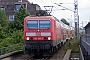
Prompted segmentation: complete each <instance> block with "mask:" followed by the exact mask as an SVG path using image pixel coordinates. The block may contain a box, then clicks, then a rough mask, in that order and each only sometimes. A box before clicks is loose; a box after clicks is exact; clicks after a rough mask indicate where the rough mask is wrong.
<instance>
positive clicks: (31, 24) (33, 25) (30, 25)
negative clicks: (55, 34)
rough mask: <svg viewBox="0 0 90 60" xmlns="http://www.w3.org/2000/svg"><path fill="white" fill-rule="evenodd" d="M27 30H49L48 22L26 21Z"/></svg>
mask: <svg viewBox="0 0 90 60" xmlns="http://www.w3.org/2000/svg"><path fill="white" fill-rule="evenodd" d="M26 24H27V25H26V26H27V28H50V20H27V22H26Z"/></svg>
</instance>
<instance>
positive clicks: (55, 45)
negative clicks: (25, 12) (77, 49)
mask: <svg viewBox="0 0 90 60" xmlns="http://www.w3.org/2000/svg"><path fill="white" fill-rule="evenodd" d="M63 27H64V26H62V24H61V22H60V21H59V20H58V19H56V18H55V17H53V16H28V17H25V18H24V46H25V52H26V53H27V54H29V55H35V56H38V55H43V56H49V55H51V54H53V53H54V52H56V51H57V49H59V48H60V46H61V45H62V44H63V42H64V40H65V39H66V38H65V39H63V33H62V31H63Z"/></svg>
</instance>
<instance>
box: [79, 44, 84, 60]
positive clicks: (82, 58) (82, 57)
mask: <svg viewBox="0 0 90 60" xmlns="http://www.w3.org/2000/svg"><path fill="white" fill-rule="evenodd" d="M79 48H80V55H81V59H80V58H79V59H80V60H84V56H83V53H82V50H81V47H80V45H79Z"/></svg>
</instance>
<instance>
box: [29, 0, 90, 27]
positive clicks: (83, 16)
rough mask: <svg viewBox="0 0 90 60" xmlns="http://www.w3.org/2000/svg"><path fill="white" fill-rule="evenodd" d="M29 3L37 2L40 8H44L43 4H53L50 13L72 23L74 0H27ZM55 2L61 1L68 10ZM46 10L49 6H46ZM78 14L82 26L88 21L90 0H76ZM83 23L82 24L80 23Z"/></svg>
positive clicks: (89, 19)
mask: <svg viewBox="0 0 90 60" xmlns="http://www.w3.org/2000/svg"><path fill="white" fill-rule="evenodd" d="M28 1H29V2H30V3H33V4H38V5H39V6H40V7H41V9H43V10H45V8H44V6H54V7H53V9H52V13H51V15H53V16H55V17H57V18H58V19H59V20H60V19H61V18H65V19H66V20H67V21H68V22H69V23H70V24H71V25H73V26H74V25H75V23H74V12H72V11H70V10H73V11H74V0H28ZM55 3H57V4H59V3H63V4H61V6H63V7H66V8H68V9H70V10H62V9H64V8H63V7H60V6H58V5H56V4H55ZM46 9H47V10H51V8H48V7H46ZM78 15H79V26H80V27H82V26H83V27H84V26H86V24H87V23H88V22H89V21H90V0H78ZM82 23H83V24H82Z"/></svg>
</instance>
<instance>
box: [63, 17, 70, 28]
mask: <svg viewBox="0 0 90 60" xmlns="http://www.w3.org/2000/svg"><path fill="white" fill-rule="evenodd" d="M61 21H62V22H63V23H65V24H66V25H68V26H69V25H70V24H69V23H68V22H67V21H66V19H64V18H62V19H61Z"/></svg>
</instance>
